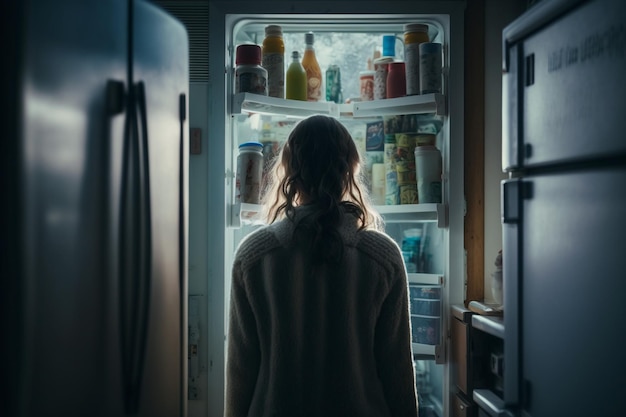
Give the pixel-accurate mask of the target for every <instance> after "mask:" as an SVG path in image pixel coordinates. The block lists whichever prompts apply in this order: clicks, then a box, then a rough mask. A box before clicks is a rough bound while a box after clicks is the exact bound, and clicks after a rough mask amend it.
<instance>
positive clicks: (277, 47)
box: [262, 25, 285, 98]
mask: <svg viewBox="0 0 626 417" xmlns="http://www.w3.org/2000/svg"><path fill="white" fill-rule="evenodd" d="M262 65H263V68H265V69H266V70H267V89H268V95H269V96H270V97H278V98H284V97H285V87H284V86H285V43H284V42H283V31H282V28H281V27H280V26H278V25H269V26H266V27H265V39H264V40H263V64H262Z"/></svg>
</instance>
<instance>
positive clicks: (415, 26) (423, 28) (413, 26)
mask: <svg viewBox="0 0 626 417" xmlns="http://www.w3.org/2000/svg"><path fill="white" fill-rule="evenodd" d="M410 32H423V33H428V25H425V24H423V23H407V24H406V25H404V33H410Z"/></svg>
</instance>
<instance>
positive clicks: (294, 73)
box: [285, 51, 307, 101]
mask: <svg viewBox="0 0 626 417" xmlns="http://www.w3.org/2000/svg"><path fill="white" fill-rule="evenodd" d="M285 98H287V99H290V100H302V101H306V99H307V82H306V71H305V70H304V67H302V64H300V54H299V53H298V51H293V53H292V54H291V64H289V68H288V69H287V92H286V94H285Z"/></svg>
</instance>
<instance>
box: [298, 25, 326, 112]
mask: <svg viewBox="0 0 626 417" xmlns="http://www.w3.org/2000/svg"><path fill="white" fill-rule="evenodd" d="M314 40H315V38H314V35H313V32H309V33H306V34H305V35H304V41H305V44H306V46H305V49H304V56H303V57H302V66H303V67H304V70H305V71H306V81H307V96H306V97H307V100H308V101H319V100H320V99H321V98H322V70H321V69H320V65H319V64H318V63H317V58H316V57H315V49H313V42H314Z"/></svg>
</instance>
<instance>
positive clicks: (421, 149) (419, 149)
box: [413, 145, 439, 155]
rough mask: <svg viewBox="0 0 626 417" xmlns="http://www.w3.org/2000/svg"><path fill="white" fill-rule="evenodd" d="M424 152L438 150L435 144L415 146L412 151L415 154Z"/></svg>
mask: <svg viewBox="0 0 626 417" xmlns="http://www.w3.org/2000/svg"><path fill="white" fill-rule="evenodd" d="M425 152H437V153H438V152H439V149H438V148H437V147H436V146H435V145H422V146H416V147H415V150H414V151H413V153H415V155H417V154H418V153H425Z"/></svg>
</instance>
